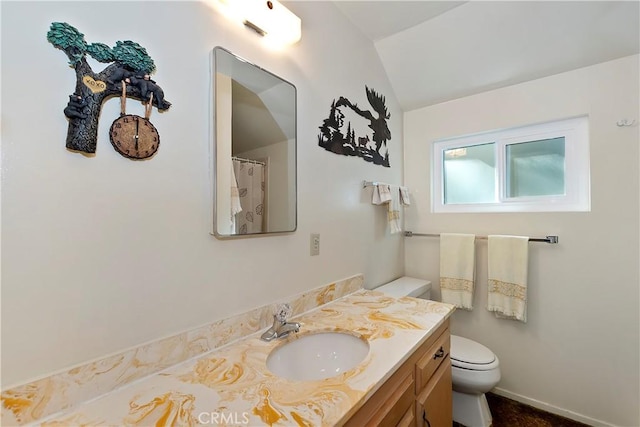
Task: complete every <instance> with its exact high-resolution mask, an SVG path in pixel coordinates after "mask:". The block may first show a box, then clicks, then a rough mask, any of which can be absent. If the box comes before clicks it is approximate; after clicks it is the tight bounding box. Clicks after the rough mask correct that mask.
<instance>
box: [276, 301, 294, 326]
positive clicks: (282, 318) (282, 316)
mask: <svg viewBox="0 0 640 427" xmlns="http://www.w3.org/2000/svg"><path fill="white" fill-rule="evenodd" d="M292 311H293V310H292V309H291V305H290V304H289V303H284V304H279V305H278V306H277V307H276V313H275V315H274V317H275V318H276V320H278V321H279V322H286V320H287V319H288V318H289V317H291V313H292Z"/></svg>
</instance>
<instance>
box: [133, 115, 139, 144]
mask: <svg viewBox="0 0 640 427" xmlns="http://www.w3.org/2000/svg"><path fill="white" fill-rule="evenodd" d="M139 127H140V120H138V118H137V117H136V136H135V137H134V138H135V139H136V146H135V148H136V150H138V139H139V137H138V128H139Z"/></svg>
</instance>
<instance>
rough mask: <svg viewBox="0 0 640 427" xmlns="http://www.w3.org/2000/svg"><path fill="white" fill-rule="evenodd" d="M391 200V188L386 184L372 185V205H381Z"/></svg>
mask: <svg viewBox="0 0 640 427" xmlns="http://www.w3.org/2000/svg"><path fill="white" fill-rule="evenodd" d="M390 200H391V189H390V188H389V186H388V185H387V184H376V185H374V186H373V195H372V197H371V203H373V204H374V205H382V204H385V203H388V202H389V201H390Z"/></svg>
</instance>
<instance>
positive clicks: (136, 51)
mask: <svg viewBox="0 0 640 427" xmlns="http://www.w3.org/2000/svg"><path fill="white" fill-rule="evenodd" d="M47 40H49V42H51V44H53V45H54V46H55V47H57V48H58V49H61V50H62V51H63V52H64V53H65V54H66V55H67V57H68V58H69V65H70V66H71V67H72V68H74V69H75V72H76V87H75V91H74V93H73V94H72V95H70V96H69V102H68V104H67V107H66V108H65V109H64V114H65V116H67V118H68V119H69V129H68V132H67V148H68V149H69V150H73V151H80V152H84V153H95V151H96V143H97V136H98V120H99V118H100V111H101V109H102V104H103V102H104V101H106V100H107V99H109V98H111V97H114V96H120V95H121V93H122V82H123V81H125V82H126V86H125V89H126V96H127V97H129V98H133V99H137V100H140V101H142V102H145V103H149V102H151V103H152V105H155V106H156V107H157V108H158V110H159V111H162V110H167V109H168V108H169V107H170V106H171V103H170V102H167V101H166V100H165V99H164V92H163V91H162V88H161V87H160V86H158V85H157V84H156V83H155V81H153V80H151V78H150V75H151V74H152V73H153V72H154V71H155V69H156V66H155V64H154V63H153V59H151V57H150V56H149V55H148V54H147V51H146V49H145V48H144V47H142V46H140V45H139V44H138V43H135V42H132V41H130V40H125V41H118V42H116V44H115V46H114V47H109V46H107V45H106V44H103V43H87V42H86V41H85V39H84V34H82V33H81V32H79V31H78V30H77V29H76V28H74V27H73V26H71V25H69V24H67V23H65V22H54V23H52V24H51V28H50V30H49V32H48V33H47ZM87 54H88V55H89V56H91V57H92V58H93V59H95V60H96V61H98V62H102V63H110V65H108V66H107V67H106V68H105V69H104V70H102V71H100V72H98V73H96V72H94V71H93V70H92V69H91V66H90V65H89V64H88V62H87Z"/></svg>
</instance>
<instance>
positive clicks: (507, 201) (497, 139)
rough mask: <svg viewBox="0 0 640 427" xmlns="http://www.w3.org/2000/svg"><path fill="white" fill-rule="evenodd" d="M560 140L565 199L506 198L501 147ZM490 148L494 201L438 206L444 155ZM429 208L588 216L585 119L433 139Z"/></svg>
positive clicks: (582, 117)
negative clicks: (476, 147) (492, 148)
mask: <svg viewBox="0 0 640 427" xmlns="http://www.w3.org/2000/svg"><path fill="white" fill-rule="evenodd" d="M558 137H564V138H565V177H564V179H565V194H564V195H554V196H530V197H508V196H507V194H506V181H507V175H506V174H507V165H506V146H507V145H510V144H515V143H520V142H533V141H538V140H543V139H550V138H558ZM492 142H493V143H495V151H494V155H495V156H496V157H495V165H496V167H495V174H496V176H495V183H496V184H495V185H496V188H495V192H494V193H495V196H496V198H495V200H494V201H493V202H491V203H465V204H445V203H444V176H443V173H444V168H443V166H444V153H445V151H447V150H451V149H455V148H464V147H469V146H472V145H481V144H488V143H492ZM432 147H433V150H432V156H431V159H432V160H431V171H432V176H431V208H432V212H435V213H455V212H588V211H590V210H591V183H590V172H589V120H588V116H580V117H574V118H569V119H564V120H557V121H553V122H547V123H540V124H534V125H528V126H521V127H516V128H510V129H500V130H494V131H489V132H483V133H479V134H474V135H466V136H460V137H454V138H444V139H438V140H436V141H434V142H433V144H432Z"/></svg>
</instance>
